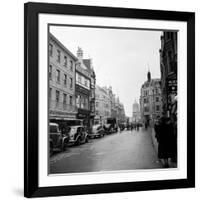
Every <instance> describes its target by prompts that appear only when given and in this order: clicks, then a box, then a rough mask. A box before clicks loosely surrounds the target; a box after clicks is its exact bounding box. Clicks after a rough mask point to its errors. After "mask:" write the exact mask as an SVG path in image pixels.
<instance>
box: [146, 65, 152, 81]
mask: <svg viewBox="0 0 200 200" xmlns="http://www.w3.org/2000/svg"><path fill="white" fill-rule="evenodd" d="M147 67H148V73H147V80H148V82H150V81H151V72H150V68H149V63H147Z"/></svg>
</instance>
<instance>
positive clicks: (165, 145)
mask: <svg viewBox="0 0 200 200" xmlns="http://www.w3.org/2000/svg"><path fill="white" fill-rule="evenodd" d="M154 130H155V133H156V135H155V137H156V139H157V141H158V158H159V159H161V161H162V163H163V165H164V167H166V168H167V167H169V159H170V158H172V157H173V151H174V149H173V147H172V144H173V141H174V138H173V126H172V123H171V122H170V119H169V118H166V117H162V118H161V119H159V120H157V121H156V123H155V126H154Z"/></svg>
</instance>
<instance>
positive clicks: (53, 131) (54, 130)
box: [50, 126, 58, 133]
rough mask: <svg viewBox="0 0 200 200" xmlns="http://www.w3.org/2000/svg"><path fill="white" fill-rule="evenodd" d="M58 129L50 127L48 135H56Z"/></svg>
mask: <svg viewBox="0 0 200 200" xmlns="http://www.w3.org/2000/svg"><path fill="white" fill-rule="evenodd" d="M57 132H58V127H57V126H50V133H57Z"/></svg>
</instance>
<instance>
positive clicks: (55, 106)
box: [49, 100, 78, 112]
mask: <svg viewBox="0 0 200 200" xmlns="http://www.w3.org/2000/svg"><path fill="white" fill-rule="evenodd" d="M49 109H50V110H57V111H65V112H77V111H78V109H77V107H76V106H74V105H71V104H66V103H63V102H57V101H53V100H50V101H49Z"/></svg>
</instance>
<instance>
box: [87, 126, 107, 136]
mask: <svg viewBox="0 0 200 200" xmlns="http://www.w3.org/2000/svg"><path fill="white" fill-rule="evenodd" d="M104 135H105V130H104V128H103V126H102V125H99V124H98V125H93V126H92V129H91V131H90V132H89V138H100V137H103V136H104Z"/></svg>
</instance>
